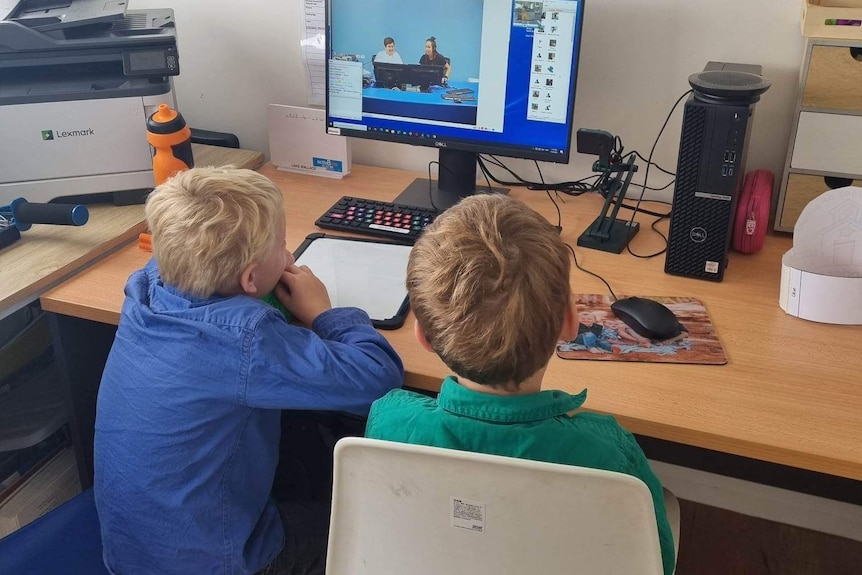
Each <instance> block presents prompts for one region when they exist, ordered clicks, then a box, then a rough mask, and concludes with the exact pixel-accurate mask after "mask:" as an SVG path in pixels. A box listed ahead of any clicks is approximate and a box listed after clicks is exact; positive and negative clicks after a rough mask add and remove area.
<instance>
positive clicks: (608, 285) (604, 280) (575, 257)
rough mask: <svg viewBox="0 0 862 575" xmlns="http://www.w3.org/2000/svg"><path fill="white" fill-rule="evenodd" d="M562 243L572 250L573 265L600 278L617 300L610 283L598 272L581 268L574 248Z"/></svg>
mask: <svg viewBox="0 0 862 575" xmlns="http://www.w3.org/2000/svg"><path fill="white" fill-rule="evenodd" d="M563 243H564V244H565V246H566V247H567V248H569V251H570V252H572V258H574V260H575V267H576V268H578V269H579V270H581V271H582V272H584V273H588V274H590V275H591V276H593V277H596V278H599V279H600V280H602V283H603V284H605V287H606V288H608V291H609V292H610V293H611V297H613V298H614V301H617V294H615V293H614V290H613V289H611V284H609V283H608V282H607V280H606V279H605V278H603V277H602V276H600V275H599V274H597V273H594V272H591V271H590V270H588V269H586V268H582V267H581V264H579V263H578V256H577V255H576V254H575V249H574V248H573V247H572V246H570V245H569V244H568V243H566V242H563Z"/></svg>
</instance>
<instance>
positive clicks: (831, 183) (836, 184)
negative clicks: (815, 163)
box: [823, 176, 853, 190]
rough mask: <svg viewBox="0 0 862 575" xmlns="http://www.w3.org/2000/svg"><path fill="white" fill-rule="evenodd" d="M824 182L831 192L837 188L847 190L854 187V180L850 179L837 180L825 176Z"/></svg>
mask: <svg viewBox="0 0 862 575" xmlns="http://www.w3.org/2000/svg"><path fill="white" fill-rule="evenodd" d="M823 182H824V183H825V184H826V186H827V187H828V188H829V189H830V190H834V189H836V188H846V187H847V186H852V185H853V180H851V179H850V178H836V177H833V176H823Z"/></svg>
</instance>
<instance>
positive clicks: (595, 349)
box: [557, 294, 727, 365]
mask: <svg viewBox="0 0 862 575" xmlns="http://www.w3.org/2000/svg"><path fill="white" fill-rule="evenodd" d="M623 297H629V296H622V295H621V296H619V298H620V299H621V298H623ZM640 297H646V298H649V299H653V300H655V301H657V302H659V303H661V304H663V305H665V306H667V307H668V308H669V309H670V310H671V311H672V312H673V313H674V315H675V316H676V318H677V319H678V320H679V322H680V324H682V326H683V332H682V333H681V334H680V335H679V336H677V337H675V338H671V339H668V340H664V341H659V340H648V339H647V338H645V337H642V336H640V335H638V334H637V333H636V332H635V331H634V330H632V329H631V328H630V327H628V326H627V325H626V324H625V323H623V322H622V320H620V319H619V318H618V317H616V316H615V315H614V312H612V311H611V302H612V300H611V298H610V296H606V295H599V294H576V295H575V296H574V298H575V303H576V305H577V308H578V337H577V338H575V339H573V340H571V341H560V342H558V343H557V355H558V356H559V357H561V358H563V359H598V360H605V361H648V362H659V363H698V364H706V365H724V364H726V363H727V356H726V355H725V354H724V349H723V348H722V347H721V342H720V341H718V335H717V334H716V332H715V327H714V326H713V325H712V320H710V318H709V313H707V311H706V308H705V307H704V305H703V303H702V302H701V301H700V300H699V299H697V298H693V297H657V296H640Z"/></svg>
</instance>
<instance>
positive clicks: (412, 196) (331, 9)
mask: <svg viewBox="0 0 862 575" xmlns="http://www.w3.org/2000/svg"><path fill="white" fill-rule="evenodd" d="M583 11H584V0H548V1H536V2H534V1H525V0H436V1H435V2H420V1H417V0H408V1H407V2H405V1H404V0H363V1H361V2H359V1H356V0H328V2H327V7H326V22H327V30H326V38H327V40H326V123H327V131H328V132H329V133H330V134H337V135H342V136H350V137H356V138H367V139H374V140H383V141H389V142H400V143H404V144H411V145H416V146H431V147H436V148H438V150H439V163H440V166H439V169H438V180H437V181H436V182H429V180H425V179H419V180H417V181H416V182H414V183H413V184H412V185H411V186H410V187H408V189H407V190H405V191H404V193H402V194H401V195H400V196H399V197H398V198H396V201H397V202H401V203H407V204H413V205H421V206H427V207H434V208H437V209H445V208H446V207H448V206H450V205H452V204H454V203H456V202H457V201H458V200H459V199H460V198H461V197H463V196H466V195H469V194H472V193H475V192H476V175H477V174H476V159H477V155H478V154H495V155H501V156H509V157H515V158H525V159H533V160H541V161H550V162H559V163H565V162H568V160H569V154H570V140H571V133H572V124H573V119H572V115H573V111H574V103H575V96H574V95H575V84H576V79H577V70H578V56H579V51H580V39H581V29H582V22H583ZM384 39H387V40H389V39H391V40H394V42H395V49H394V51H393V52H392V53H390V52H384V50H385V47H384ZM373 55H377V56H376V58H373ZM372 61H373V64H372ZM399 61H400V62H401V63H402V64H401V65H400V66H399V65H398V64H397V62H399ZM387 62H395V63H396V64H394V65H393V64H387ZM424 64H431V65H432V66H428V67H429V68H432V67H434V66H442V67H443V73H444V75H446V76H448V77H447V78H445V79H441V80H440V81H437V76H436V75H437V74H438V72H437V71H436V70H435V71H434V72H433V73H434V78H433V80H430V81H428V82H427V84H428V88H427V89H426V88H425V87H424V86H425V83H426V82H425V80H424V79H422V80H417V79H416V78H414V79H413V80H412V81H405V79H404V78H403V77H402V76H401V74H407V73H408V72H404V70H408V69H412V70H418V69H419V68H421V67H422V65H424ZM411 73H415V72H411ZM417 85H418V86H419V87H418V88H417V87H416V86H417ZM483 188H484V186H483Z"/></svg>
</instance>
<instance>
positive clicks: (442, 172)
mask: <svg viewBox="0 0 862 575" xmlns="http://www.w3.org/2000/svg"><path fill="white" fill-rule="evenodd" d="M477 155H478V154H476V153H475V152H461V151H454V150H447V149H446V148H440V151H439V162H438V163H439V168H440V169H439V170H438V179H437V180H429V179H428V178H417V179H415V180H413V182H412V183H411V184H410V185H409V186H407V188H405V189H404V191H403V192H401V193H400V194H399V195H398V197H397V198H395V203H396V204H408V205H411V206H419V207H422V208H428V209H433V210H437V211H439V212H442V211H444V210H446V209H448V208H451V207H452V206H454V205H455V204H457V203H458V202H459V201H460V200H461V199H462V198H465V197H467V196H472V195H473V194H489V193H492V194H508V193H509V190H508V189H506V188H494V187H492V188H488V186H477V185H476V156H477Z"/></svg>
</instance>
